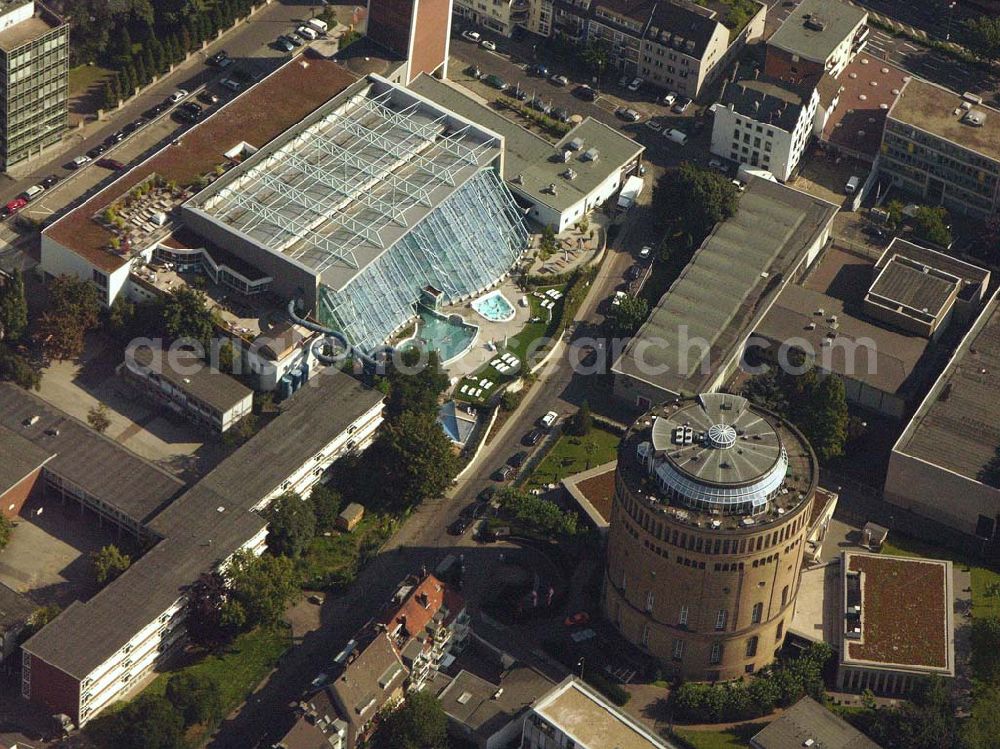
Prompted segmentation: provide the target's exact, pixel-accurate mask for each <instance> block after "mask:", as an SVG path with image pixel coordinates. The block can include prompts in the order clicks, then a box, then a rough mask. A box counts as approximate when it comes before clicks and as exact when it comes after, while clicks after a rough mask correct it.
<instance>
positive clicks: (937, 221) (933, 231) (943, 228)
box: [913, 205, 951, 247]
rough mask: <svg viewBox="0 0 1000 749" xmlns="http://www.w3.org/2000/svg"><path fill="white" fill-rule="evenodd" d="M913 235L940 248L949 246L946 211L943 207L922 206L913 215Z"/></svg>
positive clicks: (949, 237)
mask: <svg viewBox="0 0 1000 749" xmlns="http://www.w3.org/2000/svg"><path fill="white" fill-rule="evenodd" d="M913 235H914V236H915V237H917V239H923V240H925V241H927V242H933V243H934V244H936V245H940V246H941V247H947V246H948V245H950V244H951V229H950V228H949V226H948V209H946V208H945V207H944V206H940V205H939V206H929V205H922V206H920V207H919V208H917V210H916V212H915V213H914V214H913Z"/></svg>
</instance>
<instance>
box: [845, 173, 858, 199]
mask: <svg viewBox="0 0 1000 749" xmlns="http://www.w3.org/2000/svg"><path fill="white" fill-rule="evenodd" d="M860 186H861V177H851V178H850V179H849V180H847V184H846V185H844V192H846V193H847V194H848V195H853V194H854V193H856V192H857V191H858V187H860Z"/></svg>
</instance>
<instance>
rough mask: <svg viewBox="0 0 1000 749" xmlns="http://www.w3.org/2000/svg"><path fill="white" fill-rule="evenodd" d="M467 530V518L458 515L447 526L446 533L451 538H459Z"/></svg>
mask: <svg viewBox="0 0 1000 749" xmlns="http://www.w3.org/2000/svg"><path fill="white" fill-rule="evenodd" d="M468 529H469V518H467V517H465V516H463V515H459V516H458V517H457V518H455V519H454V520H453V521H452V523H451V525H449V526H448V533H450V534H451V535H453V536H461V535H462V534H463V533H465V532H466V531H467V530H468Z"/></svg>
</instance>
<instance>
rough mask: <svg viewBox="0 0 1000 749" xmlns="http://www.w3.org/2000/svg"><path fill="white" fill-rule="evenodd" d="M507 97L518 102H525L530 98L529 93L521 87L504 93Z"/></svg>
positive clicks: (515, 87) (509, 89)
mask: <svg viewBox="0 0 1000 749" xmlns="http://www.w3.org/2000/svg"><path fill="white" fill-rule="evenodd" d="M504 93H505V94H507V96H512V97H514V98H515V99H517V100H518V101H524V100H525V99H527V98H528V92H527V91H525V90H524V89H523V88H521V86H520V85H517V86H514V88H508V89H507V90H506V91H504Z"/></svg>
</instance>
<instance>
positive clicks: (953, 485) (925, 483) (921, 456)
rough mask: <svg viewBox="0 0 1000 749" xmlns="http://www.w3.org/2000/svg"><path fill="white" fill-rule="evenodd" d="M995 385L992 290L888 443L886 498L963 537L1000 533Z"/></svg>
mask: <svg viewBox="0 0 1000 749" xmlns="http://www.w3.org/2000/svg"><path fill="white" fill-rule="evenodd" d="M998 391H1000V301H998V297H997V295H996V294H994V295H993V296H992V297H991V299H990V301H989V302H988V303H987V304H986V306H985V308H984V309H983V311H982V313H981V314H980V315H979V317H978V318H977V319H976V321H975V323H974V324H973V326H972V328H971V329H970V330H969V332H968V333H967V334H966V335H965V337H964V338H963V339H962V341H961V343H960V344H959V346H958V348H957V349H956V350H955V353H954V354H953V355H952V358H951V360H950V361H949V362H948V365H947V367H946V368H945V370H944V372H943V373H942V374H941V376H940V377H939V378H938V379H937V380H936V381H935V383H934V384H933V386H932V387H931V389H930V391H929V392H928V393H927V395H926V397H925V398H924V400H923V402H922V403H921V404H920V406H919V407H918V408H917V410H916V412H915V413H914V415H913V418H912V419H910V423H909V424H908V425H907V427H906V429H904V430H903V433H902V434H901V435H900V437H899V439H898V440H897V441H896V444H895V445H894V446H893V448H892V453H891V455H890V457H889V468H888V472H887V475H886V480H885V489H884V497H885V500H886V501H887V502H890V503H891V504H894V505H898V506H900V507H903V508H906V509H907V510H909V511H911V512H913V513H915V514H916V515H918V516H921V517H923V518H929V519H931V520H933V521H935V522H936V523H939V524H941V525H943V526H946V527H947V528H950V529H953V530H955V531H958V532H959V533H960V534H963V535H964V536H966V537H969V538H977V539H981V540H982V541H984V542H986V543H987V544H988V543H989V542H996V541H997V540H998V539H1000V509H998V508H1000V475H998V471H997V468H996V455H997V450H998V449H1000V413H998V409H997V403H998V401H997V397H996V393H997V392H998ZM931 527H932V526H928V528H931Z"/></svg>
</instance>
